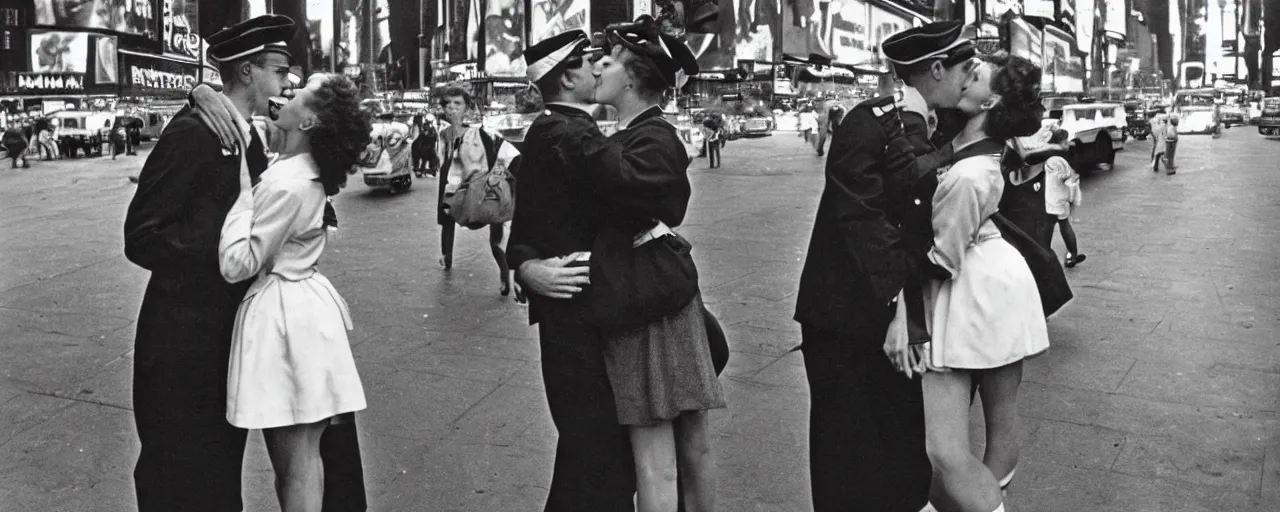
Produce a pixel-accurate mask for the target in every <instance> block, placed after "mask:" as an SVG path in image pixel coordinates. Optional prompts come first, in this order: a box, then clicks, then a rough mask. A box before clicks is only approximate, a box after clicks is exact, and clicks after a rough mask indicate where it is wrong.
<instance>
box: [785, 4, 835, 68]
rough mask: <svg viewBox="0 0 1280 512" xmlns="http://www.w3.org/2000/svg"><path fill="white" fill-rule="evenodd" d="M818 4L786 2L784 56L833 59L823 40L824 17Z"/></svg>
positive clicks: (805, 58)
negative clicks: (818, 56) (822, 23)
mask: <svg viewBox="0 0 1280 512" xmlns="http://www.w3.org/2000/svg"><path fill="white" fill-rule="evenodd" d="M817 7H818V4H817V3H814V2H805V1H802V0H785V1H784V2H783V8H782V54H783V55H790V56H792V57H796V58H799V59H804V60H807V59H808V58H809V55H810V54H817V55H821V56H824V57H828V58H830V57H831V50H830V49H829V48H827V44H826V41H823V40H822V25H821V20H822V17H821V15H820V12H819V11H818V10H817Z"/></svg>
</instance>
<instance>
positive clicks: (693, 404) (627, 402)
mask: <svg viewBox="0 0 1280 512" xmlns="http://www.w3.org/2000/svg"><path fill="white" fill-rule="evenodd" d="M635 25H636V26H635V27H634V28H630V29H627V30H620V31H616V32H610V33H608V34H607V35H606V38H607V39H606V45H605V48H606V49H607V51H608V55H605V56H604V57H602V58H601V59H600V60H599V62H597V63H596V64H595V67H594V70H593V74H594V75H595V77H596V91H595V98H596V101H597V102H599V103H601V104H604V105H610V106H613V107H614V108H615V109H617V111H618V117H619V119H621V121H620V123H619V129H618V132H617V133H615V134H614V135H612V136H611V137H609V138H608V139H605V138H604V137H603V136H602V135H601V134H599V132H589V131H588V132H580V134H579V135H581V136H582V139H581V140H580V141H579V143H578V144H576V145H577V146H578V147H581V148H582V150H583V152H584V158H585V160H586V161H588V162H594V163H595V165H593V166H591V168H592V169H593V174H592V175H591V181H592V182H593V184H594V185H595V187H594V188H595V189H596V190H597V191H599V192H597V193H598V194H601V197H598V198H597V199H598V200H599V201H601V204H602V206H604V205H609V206H610V210H611V211H612V213H610V214H607V215H604V216H602V217H601V218H600V222H601V224H603V226H602V228H601V232H600V233H598V234H597V235H596V236H597V238H596V241H595V243H594V244H593V249H592V252H591V255H590V258H591V266H592V268H593V275H592V276H591V277H592V278H593V279H594V280H595V285H594V286H595V287H594V288H593V293H594V294H597V295H595V296H594V300H595V302H596V303H597V304H596V307H597V311H599V307H600V305H601V303H610V302H611V301H612V300H614V298H613V297H611V296H610V295H601V294H603V293H605V290H607V288H601V287H602V286H605V284H604V283H615V282H618V280H619V279H635V278H632V277H630V276H622V275H615V274H610V273H608V271H607V270H606V269H609V268H612V267H613V265H618V264H625V263H618V262H621V261H629V260H632V259H634V258H638V257H639V256H635V254H641V253H639V252H637V251H639V250H640V249H638V248H642V247H644V245H645V244H665V245H668V246H669V245H671V244H686V245H684V247H687V242H686V241H684V239H682V238H680V237H678V236H677V235H675V234H674V232H672V231H671V227H675V226H679V225H680V224H681V223H682V222H683V221H684V216H685V212H686V211H687V210H688V204H689V198H690V196H691V193H692V190H691V187H690V184H689V177H688V167H689V157H688V155H686V154H685V150H684V146H683V143H682V142H681V141H680V136H679V134H678V133H677V131H676V129H675V127H674V126H672V125H671V124H670V123H669V122H667V121H666V120H665V118H664V117H663V115H662V104H663V103H664V102H663V97H664V95H665V94H666V93H667V91H668V90H670V89H673V88H678V87H679V86H681V85H683V84H682V83H681V81H680V79H679V74H680V73H683V74H684V75H685V76H692V75H694V74H696V73H697V72H698V64H697V59H696V58H695V57H694V55H693V52H692V51H690V50H689V48H688V47H687V46H685V45H684V43H682V42H681V41H680V40H679V39H676V38H674V37H671V36H668V35H666V34H662V33H661V31H660V28H659V26H658V24H657V22H655V21H654V19H653V18H652V17H651V16H648V15H644V16H641V17H640V18H638V19H637V20H636V22H635ZM648 254H651V253H648ZM615 258H616V260H615ZM689 263H690V264H692V261H691V260H690V261H689ZM596 270H599V271H600V272H601V274H600V275H595V272H596ZM661 281H662V282H661V283H653V284H650V283H640V282H632V281H623V282H618V284H619V285H620V286H621V287H622V288H624V289H625V290H627V291H626V292H623V293H626V294H631V293H637V292H636V290H640V289H642V287H644V286H652V285H655V284H656V285H657V286H660V287H662V288H663V291H664V292H668V291H670V289H671V288H672V287H675V286H677V283H676V280H675V279H661ZM688 286H689V296H688V297H686V298H687V300H678V301H675V302H674V303H673V304H667V303H661V304H659V306H662V307H661V309H657V310H651V309H649V308H647V307H636V306H632V307H629V308H627V309H626V311H622V312H619V313H622V316H624V317H625V319H620V320H622V321H623V322H624V323H620V324H614V323H612V322H610V323H609V324H608V326H607V327H606V329H605V350H604V360H605V368H606V371H607V373H608V375H609V382H610V384H611V386H612V388H613V392H614V396H615V399H616V403H617V415H618V422H619V423H621V424H623V425H626V426H627V427H628V429H629V431H630V437H631V447H632V453H633V456H634V460H635V465H636V478H637V481H636V487H637V494H636V503H637V508H638V509H639V510H641V511H643V512H665V511H672V510H676V509H677V507H678V505H679V503H680V501H681V498H683V503H684V506H685V509H686V510H689V511H711V510H715V498H716V477H717V475H716V467H715V457H714V455H713V453H712V447H711V436H712V434H711V427H710V417H709V414H708V411H709V410H712V409H720V408H724V407H725V406H726V404H725V399H724V391H723V390H722V389H721V386H720V382H719V380H718V378H717V375H716V368H715V364H714V362H713V359H712V355H711V350H710V346H709V342H710V339H709V337H708V332H707V326H706V324H705V323H704V320H703V319H704V316H703V310H704V308H703V304H702V299H701V294H700V293H698V290H697V282H696V280H694V282H692V283H691V284H689V285H688ZM628 304H631V303H630V302H628ZM602 321H604V320H602ZM677 460H678V461H679V464H677ZM667 475H670V476H672V477H675V478H668V477H667ZM677 482H678V484H679V485H677ZM681 489H682V490H681Z"/></svg>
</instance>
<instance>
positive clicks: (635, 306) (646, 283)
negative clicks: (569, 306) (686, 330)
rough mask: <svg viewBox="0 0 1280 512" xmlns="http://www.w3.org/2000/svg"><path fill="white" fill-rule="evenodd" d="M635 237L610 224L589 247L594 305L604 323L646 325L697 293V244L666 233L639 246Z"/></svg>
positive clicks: (597, 317) (596, 315)
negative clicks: (695, 257)
mask: <svg viewBox="0 0 1280 512" xmlns="http://www.w3.org/2000/svg"><path fill="white" fill-rule="evenodd" d="M633 243H634V236H633V234H631V233H626V232H623V231H621V230H619V229H616V228H611V227H606V228H603V229H601V230H600V231H599V232H598V233H597V234H596V238H595V241H594V242H593V243H592V248H591V249H592V250H591V288H590V289H591V307H592V313H593V316H594V318H595V320H596V323H597V324H598V325H600V326H601V327H605V328H629V327H636V326H641V325H645V324H648V323H650V322H652V321H654V320H657V319H659V318H662V317H664V316H667V315H670V314H673V313H676V312H678V311H680V310H681V309H684V308H685V306H688V305H689V303H690V302H691V301H693V298H694V297H695V296H697V294H698V267H697V266H696V265H694V263H693V255H692V253H691V250H692V249H693V246H692V245H690V244H689V242H688V241H687V240H685V239H684V238H683V237H681V236H680V235H677V234H675V233H668V234H665V235H662V236H659V237H657V238H654V239H652V240H649V241H647V242H645V243H643V244H640V245H638V246H633Z"/></svg>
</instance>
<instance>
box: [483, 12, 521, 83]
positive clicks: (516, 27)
mask: <svg viewBox="0 0 1280 512" xmlns="http://www.w3.org/2000/svg"><path fill="white" fill-rule="evenodd" d="M486 3H487V4H488V9H489V11H488V13H487V14H485V17H484V39H485V44H484V52H485V57H484V71H485V72H486V73H488V74H489V76H517V77H522V76H525V73H524V69H525V64H524V2H523V0H488V2H486Z"/></svg>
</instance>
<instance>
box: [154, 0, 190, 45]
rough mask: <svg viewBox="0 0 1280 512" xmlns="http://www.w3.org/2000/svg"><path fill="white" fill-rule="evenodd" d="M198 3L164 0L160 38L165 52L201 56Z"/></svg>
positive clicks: (184, 0)
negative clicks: (197, 28)
mask: <svg viewBox="0 0 1280 512" xmlns="http://www.w3.org/2000/svg"><path fill="white" fill-rule="evenodd" d="M198 9H199V7H198V4H197V2H196V1H195V0H164V4H163V9H162V10H161V14H160V24H161V30H160V39H161V42H162V43H163V46H164V52H165V53H168V54H172V55H179V56H182V57H187V58H191V59H196V58H199V57H200V36H198V35H196V29H195V27H198V26H199V21H198V18H197V16H199V14H198V12H197V11H198Z"/></svg>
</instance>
